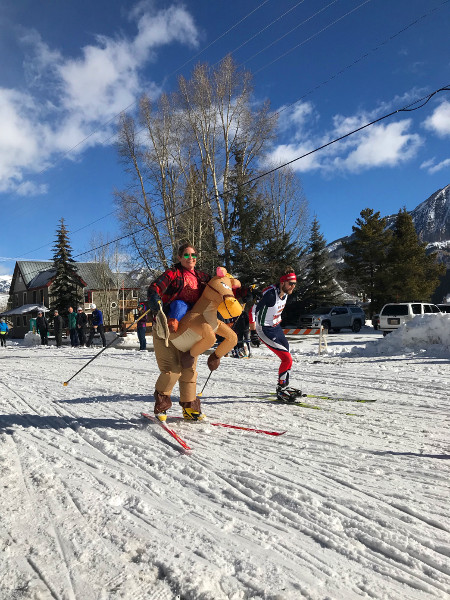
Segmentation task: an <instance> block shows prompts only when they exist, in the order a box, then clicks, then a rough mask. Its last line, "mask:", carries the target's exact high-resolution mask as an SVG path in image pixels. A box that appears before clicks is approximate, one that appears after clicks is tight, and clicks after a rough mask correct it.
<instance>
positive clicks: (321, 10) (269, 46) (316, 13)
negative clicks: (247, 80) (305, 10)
mask: <svg viewBox="0 0 450 600" xmlns="http://www.w3.org/2000/svg"><path fill="white" fill-rule="evenodd" d="M337 1H338V0H333V1H332V2H330V4H327V5H326V6H324V7H323V8H321V9H320V10H318V11H317V12H315V13H314V14H313V15H311V16H310V17H308V18H307V19H305V20H304V21H302V22H301V23H299V24H298V25H296V26H295V27H293V28H292V29H290V30H289V31H287V32H286V33H284V34H283V35H282V36H280V37H279V38H277V39H276V40H274V41H273V42H271V43H270V44H268V45H267V46H266V47H265V48H263V49H262V50H259V52H256V54H253V56H250V58H247V60H246V61H244V62H243V63H242V64H244V65H245V64H247V63H248V62H249V61H251V60H253V59H254V58H255V57H256V56H258V55H259V54H261V53H262V52H264V51H265V50H267V49H268V48H271V47H272V46H274V45H275V44H277V43H278V42H279V41H280V40H282V39H283V38H285V37H286V36H287V35H289V34H291V33H292V32H293V31H295V30H296V29H298V28H299V27H301V26H302V25H304V24H305V23H308V21H311V19H314V17H316V16H317V15H318V14H320V13H321V12H323V11H324V10H326V9H327V8H329V7H330V6H331V5H332V4H336V2H337ZM263 68H264V67H263Z"/></svg>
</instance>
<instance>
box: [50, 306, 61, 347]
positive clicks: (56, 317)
mask: <svg viewBox="0 0 450 600" xmlns="http://www.w3.org/2000/svg"><path fill="white" fill-rule="evenodd" d="M63 327H64V322H63V318H62V316H61V315H60V314H59V312H58V311H57V310H55V312H54V313H53V329H54V330H55V342H56V347H57V348H61V346H62V334H63Z"/></svg>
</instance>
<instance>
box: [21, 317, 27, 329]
mask: <svg viewBox="0 0 450 600" xmlns="http://www.w3.org/2000/svg"><path fill="white" fill-rule="evenodd" d="M22 325H23V326H24V327H26V326H27V325H28V319H27V317H26V316H25V315H23V317H22Z"/></svg>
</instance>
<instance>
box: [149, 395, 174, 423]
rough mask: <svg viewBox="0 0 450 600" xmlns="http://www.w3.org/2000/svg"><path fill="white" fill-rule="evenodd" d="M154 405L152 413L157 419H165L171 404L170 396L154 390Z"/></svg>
mask: <svg viewBox="0 0 450 600" xmlns="http://www.w3.org/2000/svg"><path fill="white" fill-rule="evenodd" d="M154 399H155V407H154V409H153V413H154V415H155V417H156V418H157V419H158V421H165V420H166V419H167V411H168V410H169V408H170V407H171V406H172V401H171V399H170V396H167V395H166V394H161V393H160V392H157V391H156V390H155V393H154Z"/></svg>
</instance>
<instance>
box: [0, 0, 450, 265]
mask: <svg viewBox="0 0 450 600" xmlns="http://www.w3.org/2000/svg"><path fill="white" fill-rule="evenodd" d="M267 1H268V0H266V2H267ZM303 1H304V0H301V2H303ZM336 1H337V0H333V2H331V3H330V4H328V5H327V6H326V7H324V8H322V9H321V10H319V11H317V12H316V13H315V14H314V15H312V16H311V17H309V18H308V19H307V20H306V21H308V20H310V19H312V18H313V17H314V16H316V15H317V14H318V13H319V12H322V11H323V10H325V9H326V8H328V7H329V6H331V4H334V3H335V2H336ZM368 1H370V0H367V2H368ZM266 2H263V3H262V4H261V5H260V6H259V7H257V8H256V9H254V10H253V11H251V12H250V13H248V14H247V15H246V16H245V17H243V19H241V20H240V21H238V22H237V23H236V24H235V25H233V26H232V27H231V28H230V29H228V30H227V31H226V32H224V33H223V34H221V35H220V36H219V37H218V38H216V39H215V40H214V41H213V42H211V44H209V45H208V46H207V47H206V48H204V49H203V50H202V51H201V52H199V53H197V55H195V56H194V57H192V59H191V60H194V58H195V57H196V56H198V55H199V54H201V53H202V52H203V51H205V50H206V49H208V48H209V47H210V46H212V45H213V44H214V43H215V42H216V41H218V40H219V39H220V38H222V37H223V36H225V35H226V34H227V33H229V32H230V31H232V30H233V29H234V28H235V27H237V26H238V25H239V24H240V23H242V22H243V21H244V20H245V19H246V18H247V17H249V16H250V15H251V14H253V13H254V12H255V11H256V10H258V8H261V7H262V6H263V5H264V4H265V3H266ZM301 2H298V3H297V4H296V5H295V6H294V7H292V8H296V7H297V6H298V5H299V4H300V3H301ZM449 2H450V0H444V2H442V3H441V4H440V5H439V6H436V7H434V8H433V9H431V10H429V11H428V12H426V13H424V14H423V15H421V16H420V17H418V18H417V19H415V20H414V21H411V23H409V24H408V25H406V26H405V27H403V28H402V29H400V30H399V31H397V32H396V33H395V34H393V35H391V36H390V37H389V38H386V39H385V40H384V41H383V42H381V43H380V44H379V45H378V46H376V47H374V48H372V49H371V50H369V51H368V52H366V53H365V54H363V55H362V56H360V57H359V58H357V59H356V60H355V61H353V62H352V63H350V64H348V65H347V66H346V67H344V68H343V69H341V70H340V71H337V72H336V73H335V74H334V75H332V76H331V77H329V78H328V79H326V80H324V81H322V82H321V83H320V84H318V85H316V86H315V87H313V88H311V89H310V90H309V91H307V92H305V94H303V95H302V96H300V97H299V98H297V99H296V100H294V101H293V102H291V103H290V104H288V105H286V106H284V107H283V108H282V109H280V110H279V111H277V112H275V113H274V115H280V114H281V113H282V112H284V111H285V110H287V109H289V108H290V107H291V106H294V105H295V104H297V103H298V102H300V101H301V100H303V99H304V98H305V97H307V96H309V95H311V94H312V93H314V91H316V90H317V89H319V88H321V87H323V86H324V85H326V84H327V83H329V82H330V81H332V80H333V79H335V78H336V77H338V76H339V75H341V74H342V73H344V72H345V71H346V70H348V69H350V68H351V67H353V66H354V65H356V64H357V63H358V62H360V61H362V60H363V59H364V58H367V57H368V56H369V55H370V54H372V53H373V52H375V51H376V50H378V49H380V48H381V47H382V46H384V45H386V44H387V43H388V42H390V41H391V40H393V39H395V38H396V37H398V36H399V35H400V34H402V33H404V32H405V31H407V30H408V29H410V28H411V27H413V26H414V25H416V24H418V23H419V22H420V21H421V20H423V19H425V18H426V17H428V16H429V15H431V14H432V13H433V12H435V11H437V10H439V9H440V8H442V7H443V6H444V5H446V4H448V3H449ZM360 6H361V5H360ZM358 8H359V6H358V7H356V8H355V9H353V10H357V9H358ZM290 10H292V9H290ZM288 12H290V11H286V12H285V13H283V15H281V16H280V17H278V19H275V21H277V20H279V19H281V18H282V17H283V16H285V15H286V14H287V13H288ZM350 12H353V11H350ZM348 14H350V13H347V14H346V15H343V16H342V17H340V19H338V20H341V19H343V18H344V17H345V16H347V15H348ZM275 21H272V23H273V22H275ZM306 21H303V22H302V23H300V24H299V25H297V26H296V27H295V28H293V29H291V30H290V31H289V32H287V33H286V34H284V35H283V36H281V37H280V38H278V39H277V40H275V41H274V42H272V43H271V44H269V45H268V46H266V47H265V48H263V49H262V50H261V51H260V52H258V53H257V54H254V55H253V56H251V57H250V58H249V59H247V60H246V61H245V62H244V63H243V64H246V63H247V62H248V61H250V60H252V59H253V58H254V57H255V56H257V55H258V54H260V53H261V52H263V51H264V50H266V49H268V48H269V47H271V46H272V45H274V44H275V43H277V42H278V41H279V40H281V39H282V38H283V37H285V36H286V35H288V34H289V33H291V32H292V31H293V30H294V29H297V28H298V27H300V26H301V25H302V24H303V23H305V22H306ZM335 22H336V21H334V22H333V23H331V24H330V25H328V26H327V27H326V28H324V29H322V30H321V31H324V30H325V29H327V28H328V27H331V25H333V24H334V23H335ZM272 23H270V24H269V25H267V27H265V28H264V29H267V28H268V27H269V26H270V25H271V24H272ZM264 29H263V30H264ZM263 30H261V31H260V32H258V33H261V32H262V31H263ZM320 33H321V32H318V33H316V34H315V36H317V35H319V34H320ZM255 35H258V34H255ZM315 36H313V37H315ZM253 37H255V36H253ZM250 39H253V38H250ZM309 39H312V38H309ZM248 41H249V40H248ZM306 41H308V40H305V42H302V44H303V43H306ZM246 43H247V42H244V44H242V45H241V46H239V47H238V48H235V50H233V51H232V52H235V51H236V50H238V49H239V48H240V47H242V46H243V45H245V44H246ZM290 51H291V50H290ZM290 51H289V52H290ZM279 58H280V57H278V58H277V59H275V60H278V59H279ZM188 62H190V61H187V62H186V63H184V64H183V65H182V66H181V67H179V69H181V68H182V67H183V66H185V65H186V64H188ZM272 62H274V61H272ZM269 64H272V63H269ZM266 66H269V65H265V66H264V67H262V68H261V69H260V70H262V69H264V68H265V67H266ZM179 69H178V70H179ZM175 72H176V71H175ZM175 72H174V73H175ZM172 74H173V73H172ZM172 74H170V75H169V76H168V77H170V76H171V75H172ZM134 104H135V103H134ZM131 106H133V104H131V105H129V107H127V108H125V109H123V111H121V112H120V113H118V114H117V115H115V117H113V118H112V119H111V120H113V119H115V118H116V117H117V116H119V115H120V114H122V112H125V111H126V110H127V109H128V108H130V107H131ZM111 120H110V121H108V122H106V123H104V124H103V126H104V125H106V124H108V123H109V122H111ZM103 126H100V127H99V128H97V130H95V131H93V132H92V133H91V134H89V136H87V137H86V138H84V140H81V141H80V142H79V143H78V144H76V146H74V147H73V148H72V149H70V150H68V151H67V152H66V153H64V155H63V157H64V156H66V155H67V154H68V153H69V152H71V151H72V150H73V149H75V148H77V147H78V146H79V145H80V144H82V143H83V142H84V141H86V140H87V139H88V138H89V137H90V136H91V135H92V134H94V133H96V132H97V131H99V129H100V128H101V127H103ZM141 131H142V130H141ZM138 133H139V132H138ZM116 135H117V134H114V135H112V136H110V137H109V138H107V140H105V141H109V140H110V139H112V138H113V137H115V136H116ZM63 157H61V158H63ZM55 164H56V163H55ZM48 168H50V166H49V167H47V168H46V169H44V170H43V171H41V172H40V173H39V174H41V173H43V172H45V171H46V170H48ZM19 188H20V186H19ZM19 188H17V189H19ZM114 212H116V211H112V212H110V213H108V214H106V215H104V216H103V217H100V218H99V219H97V220H96V221H93V222H92V223H89V224H88V225H85V226H84V227H81V228H79V229H77V230H75V231H74V232H73V233H77V232H78V231H81V230H82V229H85V228H87V227H90V226H91V225H93V224H94V223H96V222H98V221H100V220H102V219H104V218H106V217H108V216H110V215H111V214H113V213H114ZM130 235H133V234H130ZM50 243H51V242H49V243H48V244H46V245H44V246H40V247H39V248H36V249H34V250H30V251H29V252H27V253H25V254H23V255H21V257H23V256H27V255H28V254H31V253H32V252H35V251H37V250H40V249H42V248H45V247H47V246H48V245H49V244H50ZM109 243H112V242H109ZM100 247H101V246H100ZM88 252H90V251H87V252H85V253H83V254H87V253H88ZM78 256H80V255H78ZM21 257H19V258H21ZM2 260H11V258H6V257H0V261H2ZM14 260H17V258H16V259H14Z"/></svg>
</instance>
